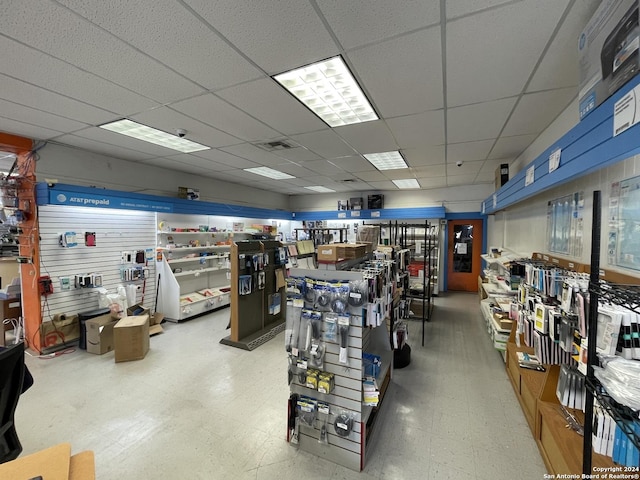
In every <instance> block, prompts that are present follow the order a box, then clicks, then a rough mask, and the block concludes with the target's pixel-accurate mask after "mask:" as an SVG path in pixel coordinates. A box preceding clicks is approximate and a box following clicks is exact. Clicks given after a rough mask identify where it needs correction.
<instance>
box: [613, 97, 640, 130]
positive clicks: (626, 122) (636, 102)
mask: <svg viewBox="0 0 640 480" xmlns="http://www.w3.org/2000/svg"><path fill="white" fill-rule="evenodd" d="M638 122H640V85H637V86H636V87H635V88H634V89H633V90H631V91H630V92H629V93H627V94H626V95H625V96H624V97H622V98H621V99H620V100H618V101H617V102H616V103H615V105H614V106H613V136H614V137H615V136H616V135H619V134H621V133H622V132H624V131H625V130H628V129H629V128H631V127H633V126H634V125H635V124H636V123H638Z"/></svg>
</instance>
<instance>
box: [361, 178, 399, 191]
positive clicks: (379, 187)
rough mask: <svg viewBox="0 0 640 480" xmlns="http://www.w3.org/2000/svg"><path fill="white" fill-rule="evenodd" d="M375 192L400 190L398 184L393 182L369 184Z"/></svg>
mask: <svg viewBox="0 0 640 480" xmlns="http://www.w3.org/2000/svg"><path fill="white" fill-rule="evenodd" d="M368 183H369V185H371V187H373V188H374V189H375V190H398V187H396V184H395V183H393V182H392V181H391V180H389V181H387V182H368Z"/></svg>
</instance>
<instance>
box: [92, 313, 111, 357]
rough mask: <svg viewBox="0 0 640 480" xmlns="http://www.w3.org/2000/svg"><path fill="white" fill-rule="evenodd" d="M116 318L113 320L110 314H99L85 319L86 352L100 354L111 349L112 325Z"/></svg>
mask: <svg viewBox="0 0 640 480" xmlns="http://www.w3.org/2000/svg"><path fill="white" fill-rule="evenodd" d="M116 323H118V320H113V319H112V318H111V314H107V315H101V316H99V317H96V318H91V319H89V320H87V321H86V322H85V323H84V324H85V328H86V331H87V352H89V353H94V354H96V355H102V354H105V353H107V352H110V351H111V350H113V327H114V326H115V325H116Z"/></svg>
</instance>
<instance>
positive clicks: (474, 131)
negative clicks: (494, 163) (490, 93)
mask: <svg viewBox="0 0 640 480" xmlns="http://www.w3.org/2000/svg"><path fill="white" fill-rule="evenodd" d="M515 102H516V99H515V98H505V99H502V100H496V101H494V102H486V103H478V104H475V105H467V106H464V107H457V108H450V109H449V111H448V112H447V123H448V131H447V135H448V137H449V138H448V140H449V142H452V143H459V142H471V141H474V140H488V139H491V138H496V137H497V136H498V134H499V133H500V130H501V129H502V127H503V125H504V122H505V121H506V120H507V117H508V115H509V113H510V112H511V109H512V108H513V105H514V104H515Z"/></svg>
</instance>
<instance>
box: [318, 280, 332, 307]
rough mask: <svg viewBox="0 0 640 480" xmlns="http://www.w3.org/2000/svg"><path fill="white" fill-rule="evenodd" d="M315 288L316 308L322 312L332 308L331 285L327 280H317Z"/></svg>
mask: <svg viewBox="0 0 640 480" xmlns="http://www.w3.org/2000/svg"><path fill="white" fill-rule="evenodd" d="M314 289H315V291H316V303H315V308H316V310H320V311H321V312H328V311H329V310H331V285H330V284H329V283H327V282H322V281H319V280H316V281H315V285H314Z"/></svg>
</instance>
